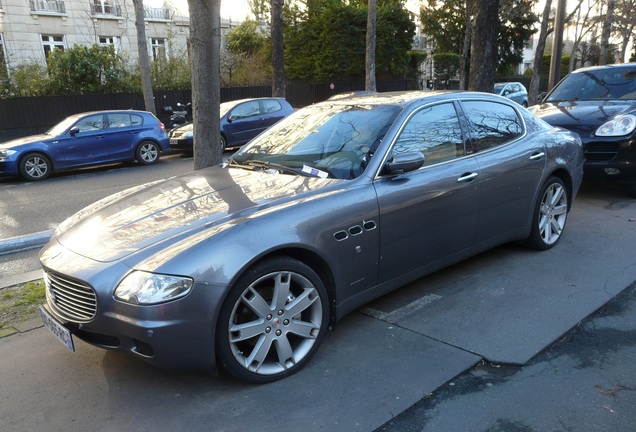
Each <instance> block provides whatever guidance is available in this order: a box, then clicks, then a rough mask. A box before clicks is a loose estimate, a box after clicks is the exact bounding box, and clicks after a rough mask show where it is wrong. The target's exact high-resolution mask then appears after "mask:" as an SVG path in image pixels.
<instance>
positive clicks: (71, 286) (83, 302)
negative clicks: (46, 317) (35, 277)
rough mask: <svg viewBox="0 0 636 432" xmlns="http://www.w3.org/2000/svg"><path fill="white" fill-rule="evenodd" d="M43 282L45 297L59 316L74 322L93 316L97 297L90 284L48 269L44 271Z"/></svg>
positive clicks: (89, 318) (84, 320)
mask: <svg viewBox="0 0 636 432" xmlns="http://www.w3.org/2000/svg"><path fill="white" fill-rule="evenodd" d="M44 282H45V284H46V299H47V301H48V303H49V305H50V306H51V307H52V308H53V309H55V312H57V313H58V314H59V315H60V316H61V317H63V318H66V319H68V320H69V321H74V322H86V321H90V320H92V319H93V318H94V317H95V313H96V312H97V297H96V296H95V292H94V291H93V289H92V288H91V287H90V286H88V285H87V284H85V283H84V282H81V281H77V280H73V279H69V278H68V277H66V276H64V275H61V274H59V273H54V272H50V271H49V272H45V273H44Z"/></svg>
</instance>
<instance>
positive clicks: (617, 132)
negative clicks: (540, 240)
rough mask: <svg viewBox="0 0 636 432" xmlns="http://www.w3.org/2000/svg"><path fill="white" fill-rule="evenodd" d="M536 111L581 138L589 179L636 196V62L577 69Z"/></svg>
mask: <svg viewBox="0 0 636 432" xmlns="http://www.w3.org/2000/svg"><path fill="white" fill-rule="evenodd" d="M532 110H533V111H534V113H535V114H537V115H538V116H539V117H541V118H542V119H543V120H545V121H546V122H548V123H549V124H551V125H553V126H560V127H563V128H566V129H569V130H571V131H573V132H576V133H578V134H579V136H580V137H581V140H582V141H583V149H584V151H585V160H586V161H585V178H586V179H588V180H599V179H600V180H608V181H613V182H617V183H621V184H624V185H625V186H626V188H627V192H628V193H629V194H630V195H632V196H636V63H629V64H617V65H607V66H597V67H589V68H583V69H578V70H576V71H574V72H572V73H571V74H569V75H567V76H566V77H565V78H564V79H563V80H562V81H561V82H560V83H559V84H558V85H557V86H556V87H555V88H554V89H553V90H552V91H551V92H550V93H549V94H548V95H547V96H546V97H545V99H543V101H542V103H541V104H540V105H537V106H535V107H533V108H532Z"/></svg>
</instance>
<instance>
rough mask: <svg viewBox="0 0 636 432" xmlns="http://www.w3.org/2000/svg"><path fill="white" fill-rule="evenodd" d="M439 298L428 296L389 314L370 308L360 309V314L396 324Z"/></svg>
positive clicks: (434, 295) (433, 295)
mask: <svg viewBox="0 0 636 432" xmlns="http://www.w3.org/2000/svg"><path fill="white" fill-rule="evenodd" d="M441 298H442V296H438V295H437V294H429V295H426V296H424V297H421V298H419V299H417V300H415V301H414V302H411V303H409V304H407V305H405V306H402V307H401V308H399V309H395V310H394V311H391V312H381V311H379V310H376V309H372V308H362V309H360V312H362V313H363V314H365V315H369V316H370V317H373V318H377V319H380V320H382V321H387V322H391V323H397V322H398V321H401V320H402V319H404V318H406V317H407V316H409V315H411V314H412V313H413V312H417V311H418V310H420V309H422V308H423V307H424V306H426V305H429V304H431V303H433V302H434V301H436V300H439V299H441Z"/></svg>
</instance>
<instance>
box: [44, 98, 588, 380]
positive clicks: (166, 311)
mask: <svg viewBox="0 0 636 432" xmlns="http://www.w3.org/2000/svg"><path fill="white" fill-rule="evenodd" d="M582 166H583V155H582V150H581V143H580V140H579V138H578V137H577V136H576V135H575V134H572V133H571V132H568V131H564V130H559V129H555V128H553V127H551V126H549V125H548V124H547V123H545V122H543V121H541V120H540V119H538V118H537V117H535V116H534V115H532V114H531V113H530V112H528V111H527V110H525V109H522V108H521V107H519V106H518V105H517V104H515V103H513V102H511V101H509V100H507V99H505V98H502V97H499V96H495V95H489V94H484V93H468V92H467V93H463V92H457V93H453V92H404V93H386V94H382V93H380V94H377V95H368V96H358V97H355V98H350V99H339V100H334V101H326V102H323V103H319V104H315V105H312V106H309V107H306V108H304V109H301V110H299V111H297V112H296V113H294V114H292V115H291V116H289V117H288V118H286V119H285V120H282V121H281V122H279V123H277V124H276V125H274V126H272V127H271V128H270V129H268V130H267V131H266V132H265V133H263V134H261V135H259V136H258V137H257V138H255V139H254V140H252V141H251V142H250V143H249V144H248V145H246V146H244V147H242V148H241V149H240V150H239V151H238V152H237V153H236V154H235V155H233V156H232V157H231V159H230V160H229V161H228V162H227V163H225V164H224V165H223V166H218V167H210V168H207V169H204V170H199V171H197V172H194V173H191V174H186V175H183V176H179V177H174V178H171V179H167V180H165V181H160V182H156V183H153V184H149V185H145V186H139V187H136V188H134V189H132V190H129V191H124V192H121V193H119V194H117V195H115V196H112V197H109V198H106V199H104V200H102V201H99V202H97V203H96V204H94V205H93V206H91V207H89V208H87V209H85V210H84V211H82V212H80V213H79V214H77V215H75V216H73V217H71V218H69V219H68V220H66V221H65V222H64V223H62V224H61V225H60V227H59V228H58V229H57V230H56V232H55V233H54V235H53V237H52V239H51V241H50V242H49V244H48V245H47V246H45V248H44V249H43V250H42V251H41V253H40V260H41V263H42V265H43V267H44V270H45V274H46V286H47V303H46V305H45V306H44V312H43V313H45V314H49V315H50V317H52V318H54V319H55V320H56V321H57V322H59V323H60V324H61V325H64V326H65V327H66V328H67V329H69V331H70V332H71V333H72V335H73V337H78V338H80V339H82V340H84V341H87V342H89V343H91V344H94V345H96V346H100V347H103V348H107V349H112V350H117V351H123V352H127V353H130V354H132V355H134V356H137V357H139V358H141V359H143V360H145V361H147V362H149V363H151V364H154V365H157V366H161V367H165V368H170V369H198V370H208V371H214V370H216V369H217V366H222V367H223V368H224V369H225V370H226V371H228V372H229V373H231V374H232V375H234V376H236V377H238V378H239V379H242V380H245V381H248V382H254V383H264V382H270V381H274V380H277V379H281V378H284V377H287V376H289V375H290V374H292V373H294V372H296V371H298V370H299V369H301V368H302V367H303V366H304V365H305V364H307V362H308V361H309V360H310V358H311V357H312V355H313V354H314V353H315V352H316V350H317V349H318V346H319V345H320V343H321V341H322V340H323V338H324V337H325V333H326V330H327V328H328V327H329V325H330V324H335V323H336V322H337V321H338V320H339V319H340V318H342V317H343V316H344V315H345V314H347V313H349V312H351V311H353V310H354V309H356V308H357V307H359V306H360V305H362V304H364V303H365V302H368V301H370V300H372V299H374V298H377V297H378V296H381V295H383V294H385V293H387V292H389V291H391V290H393V289H395V288H397V287H399V286H401V285H404V284H405V283H407V282H409V281H413V280H414V279H416V278H418V277H421V276H424V275H426V274H428V273H431V272H433V271H435V270H438V269H440V268H442V267H444V266H446V265H449V264H452V263H455V262H457V261H459V260H461V259H464V258H467V257H469V256H472V255H474V254H476V253H479V252H481V251H484V250H486V249H488V248H491V247H494V246H496V245H499V244H502V243H506V242H511V241H518V240H524V241H525V242H526V243H527V244H528V245H530V246H532V247H534V248H537V249H549V248H551V247H553V246H554V245H555V244H556V243H557V242H558V240H559V239H560V238H561V237H562V235H563V230H564V227H565V222H566V219H567V214H568V210H569V208H570V206H571V203H572V200H573V198H574V196H575V195H576V193H577V191H578V188H579V185H580V183H581V178H582ZM70 286H72V287H73V292H81V293H82V296H83V300H82V302H81V303H79V302H76V301H74V300H73V299H72V298H71V299H70V300H68V298H69V297H72V295H71V294H69V292H68V291H69V290H70V288H68V287H70ZM67 300H68V301H67Z"/></svg>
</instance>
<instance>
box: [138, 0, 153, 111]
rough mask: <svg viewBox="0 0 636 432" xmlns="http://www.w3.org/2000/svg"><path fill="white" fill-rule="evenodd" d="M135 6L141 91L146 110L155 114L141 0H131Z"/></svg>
mask: <svg viewBox="0 0 636 432" xmlns="http://www.w3.org/2000/svg"><path fill="white" fill-rule="evenodd" d="M133 6H134V7H135V27H137V54H138V57H139V60H138V64H139V74H140V75H141V91H142V93H143V95H144V107H145V109H146V111H149V112H151V113H153V114H154V115H157V110H156V109H155V97H154V95H153V94H152V82H151V81H150V59H148V42H147V41H146V21H145V20H144V3H143V0H133Z"/></svg>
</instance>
